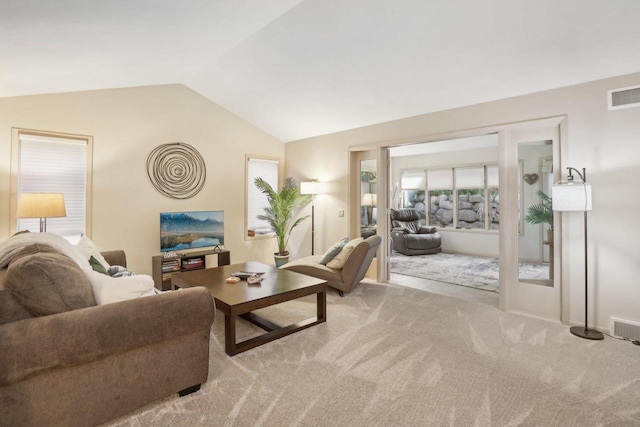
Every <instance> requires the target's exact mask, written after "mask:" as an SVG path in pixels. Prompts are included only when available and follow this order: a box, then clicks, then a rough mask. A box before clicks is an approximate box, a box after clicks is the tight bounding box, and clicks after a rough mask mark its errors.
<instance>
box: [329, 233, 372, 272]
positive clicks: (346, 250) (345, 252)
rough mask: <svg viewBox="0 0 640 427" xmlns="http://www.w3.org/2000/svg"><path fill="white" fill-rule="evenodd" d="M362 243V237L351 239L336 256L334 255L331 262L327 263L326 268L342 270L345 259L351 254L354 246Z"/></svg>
mask: <svg viewBox="0 0 640 427" xmlns="http://www.w3.org/2000/svg"><path fill="white" fill-rule="evenodd" d="M362 241H364V239H363V238H362V237H358V238H357V239H353V240H350V241H349V242H347V244H346V245H344V247H343V248H342V250H341V251H340V252H338V255H336V256H335V257H334V258H333V259H332V260H331V261H329V262H328V263H327V267H329V268H335V269H337V270H339V269H341V268H343V267H344V265H345V264H346V262H347V259H348V258H349V255H351V252H353V250H354V249H355V248H356V246H358V245H359V244H360V242H362Z"/></svg>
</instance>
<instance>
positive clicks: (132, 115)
mask: <svg viewBox="0 0 640 427" xmlns="http://www.w3.org/2000/svg"><path fill="white" fill-rule="evenodd" d="M12 127H21V128H27V129H37V130H42V131H55V132H66V133H75V134H85V135H92V136H93V137H94V146H93V156H94V157H93V235H92V236H91V237H92V239H93V240H94V242H95V243H96V244H97V245H98V247H100V248H101V249H116V248H121V249H124V250H126V252H127V259H128V262H129V265H130V267H131V268H132V269H133V270H134V271H136V272H139V273H150V272H151V256H152V255H156V254H159V253H160V239H159V228H160V226H159V213H160V212H163V211H180V210H219V209H221V210H224V212H225V246H226V247H227V249H229V250H230V251H231V261H232V262H234V263H235V262H242V261H246V260H250V259H251V260H260V261H263V262H273V257H272V254H273V252H274V251H275V243H274V240H273V239H268V240H257V241H245V240H244V197H245V192H244V185H245V182H244V181H245V154H259V155H267V156H275V157H280V158H281V159H283V163H284V158H283V155H284V145H283V144H282V143H281V142H280V141H278V140H276V139H275V138H273V137H271V136H269V135H267V134H266V133H265V132H263V131H261V130H259V129H257V128H256V127H254V126H252V125H250V124H249V123H247V122H245V121H243V120H242V119H240V118H238V117H237V116H235V115H233V114H231V113H229V112H228V111H226V110H224V109H222V108H221V107H219V106H218V105H216V104H214V103H212V102H211V101H209V100H207V99H205V98H203V97H202V96H200V95H198V94H197V93H195V92H193V91H191V90H190V89H188V88H187V87H185V86H182V85H166V86H150V87H139V88H128V89H113V90H101V91H90V92H76V93H64V94H53V95H41V96H25V97H15V98H4V99H0V241H2V240H4V239H5V238H6V237H8V234H9V191H10V188H9V168H10V152H11V148H10V147H11V141H10V140H11V128H12ZM170 142H185V143H187V144H190V145H192V146H193V147H195V148H196V149H197V150H198V151H199V152H200V153H201V154H202V156H203V158H204V161H205V164H206V167H207V178H206V183H205V185H204V188H203V189H202V191H201V192H200V193H199V194H198V195H196V196H195V197H193V198H191V199H187V200H175V199H171V198H168V197H166V196H163V195H161V194H160V193H159V192H158V191H156V190H155V188H154V187H153V186H152V184H151V182H150V181H149V178H148V176H147V172H146V160H147V156H148V155H149V153H150V152H151V150H152V149H153V148H155V147H157V146H158V145H160V144H164V143H170ZM283 170H284V168H283ZM212 261H213V262H215V258H213V260H212Z"/></svg>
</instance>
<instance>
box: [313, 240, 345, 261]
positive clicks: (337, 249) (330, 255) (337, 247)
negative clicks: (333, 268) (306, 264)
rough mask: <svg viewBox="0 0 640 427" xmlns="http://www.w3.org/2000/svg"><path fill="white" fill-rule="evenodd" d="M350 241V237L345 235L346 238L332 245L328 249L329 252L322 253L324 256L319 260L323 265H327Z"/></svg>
mask: <svg viewBox="0 0 640 427" xmlns="http://www.w3.org/2000/svg"><path fill="white" fill-rule="evenodd" d="M348 241H349V238H347V237H345V238H344V239H342V240H340V241H339V242H337V243H336V244H334V245H333V246H331V247H330V248H329V249H328V250H327V252H325V253H324V255H322V258H320V261H318V262H319V263H320V264H322V265H327V263H328V262H329V261H331V260H332V259H333V258H334V257H335V256H336V255H338V253H339V252H340V251H341V250H342V248H343V247H344V245H346V244H347V242H348Z"/></svg>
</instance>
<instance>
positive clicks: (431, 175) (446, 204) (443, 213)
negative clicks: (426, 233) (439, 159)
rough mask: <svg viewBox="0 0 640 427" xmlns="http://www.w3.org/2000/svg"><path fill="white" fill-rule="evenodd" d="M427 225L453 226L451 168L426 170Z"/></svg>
mask: <svg viewBox="0 0 640 427" xmlns="http://www.w3.org/2000/svg"><path fill="white" fill-rule="evenodd" d="M427 200H429V225H434V226H438V227H443V228H446V227H453V169H451V168H447V169H430V170H428V171H427Z"/></svg>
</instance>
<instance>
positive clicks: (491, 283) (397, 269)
mask: <svg viewBox="0 0 640 427" xmlns="http://www.w3.org/2000/svg"><path fill="white" fill-rule="evenodd" d="M389 267H390V270H391V272H393V273H398V274H404V275H407V276H413V277H420V278H422V279H429V280H436V281H438V282H445V283H451V284H454V285H459V286H467V287H470V288H476V289H482V290H485V291H491V292H498V289H499V285H498V279H499V274H498V269H499V265H498V259H497V258H486V257H477V256H470V255H460V254H447V253H442V252H441V253H437V254H431V255H413V256H406V255H402V254H401V253H398V252H393V254H392V255H391V262H390V263H389ZM519 268H520V278H521V279H525V278H526V279H538V280H544V279H548V278H549V267H548V265H539V264H530V263H520V267H519Z"/></svg>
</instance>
